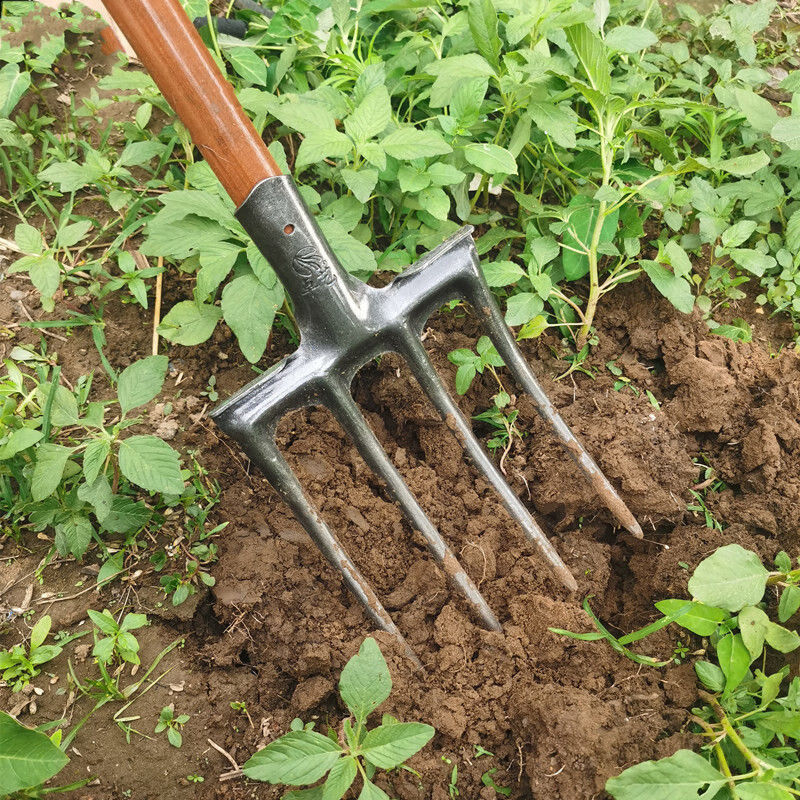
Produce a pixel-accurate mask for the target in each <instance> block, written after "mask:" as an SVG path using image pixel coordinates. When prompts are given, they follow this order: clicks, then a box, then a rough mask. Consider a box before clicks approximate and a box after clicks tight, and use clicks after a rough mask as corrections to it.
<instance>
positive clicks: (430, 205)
mask: <svg viewBox="0 0 800 800" xmlns="http://www.w3.org/2000/svg"><path fill="white" fill-rule="evenodd" d="M418 199H419V202H420V205H421V206H422V208H423V210H425V211H427V212H428V213H429V214H431V215H432V216H434V217H436V219H441V220H445V219H447V216H448V214H449V213H450V198H449V197H448V196H447V195H446V194H445V192H444V190H443V189H440V188H439V187H438V186H428V187H427V188H426V189H423V190H422V191H421V192H420V193H419V195H418Z"/></svg>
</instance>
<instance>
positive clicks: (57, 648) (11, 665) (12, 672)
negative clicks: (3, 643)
mask: <svg viewBox="0 0 800 800" xmlns="http://www.w3.org/2000/svg"><path fill="white" fill-rule="evenodd" d="M51 625H52V620H51V619H50V617H49V615H47V614H45V615H44V616H43V617H41V618H40V619H39V620H38V621H37V622H36V624H35V625H34V626H33V628H32V629H31V638H30V642H29V643H28V647H27V649H26V647H25V645H24V644H16V645H14V646H13V647H12V648H11V650H6V651H4V652H0V670H2V678H3V680H4V681H5V682H6V683H7V684H8V685H9V686H10V687H11V691H12V692H19V691H20V690H21V689H24V688H25V687H26V686H27V685H28V683H30V681H31V680H32V679H33V678H35V677H36V676H37V675H38V674H39V673H40V672H41V669H40V668H39V667H40V666H41V665H42V664H46V663H47V662H48V661H52V660H53V659H54V658H56V657H57V656H59V655H60V654H61V651H62V650H63V646H61V645H55V644H45V643H44V641H45V639H47V635H48V634H49V633H50V626H51Z"/></svg>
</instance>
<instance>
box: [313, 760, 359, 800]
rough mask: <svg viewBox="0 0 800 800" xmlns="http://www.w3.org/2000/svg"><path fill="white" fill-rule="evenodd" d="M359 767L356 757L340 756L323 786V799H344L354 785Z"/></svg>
mask: <svg viewBox="0 0 800 800" xmlns="http://www.w3.org/2000/svg"><path fill="white" fill-rule="evenodd" d="M357 771H358V768H357V766H356V760H355V758H352V757H350V758H340V759H339V760H338V761H337V762H336V763H335V764H334V765H333V767H332V768H331V771H330V773H329V774H328V777H327V778H326V780H325V783H324V785H323V787H322V800H342V798H343V797H344V795H345V793H346V792H347V790H348V789H349V788H350V787H351V786H352V785H353V781H354V780H355V778H356V773H357Z"/></svg>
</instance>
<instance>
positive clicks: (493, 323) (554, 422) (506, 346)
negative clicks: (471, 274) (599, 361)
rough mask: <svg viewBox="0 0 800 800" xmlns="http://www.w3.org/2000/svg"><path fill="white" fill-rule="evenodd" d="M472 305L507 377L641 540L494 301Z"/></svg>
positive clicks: (624, 507)
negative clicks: (527, 358)
mask: <svg viewBox="0 0 800 800" xmlns="http://www.w3.org/2000/svg"><path fill="white" fill-rule="evenodd" d="M476 300H477V302H476ZM473 304H474V307H475V308H476V309H479V310H480V314H481V316H482V317H483V321H484V324H485V327H486V331H487V333H488V334H489V338H490V339H491V340H492V344H494V346H495V348H496V349H497V352H498V353H499V354H500V357H501V358H502V359H503V361H505V362H506V366H507V367H508V368H509V370H510V371H511V374H512V375H513V376H514V378H515V379H516V381H517V383H518V384H519V385H520V386H521V387H522V388H523V389H524V390H525V391H526V392H527V393H528V394H529V395H530V396H531V398H533V402H534V404H535V406H536V410H537V411H538V412H539V414H540V415H541V416H542V417H543V418H544V420H545V421H546V422H547V423H548V424H549V425H550V427H551V428H552V430H553V432H554V433H555V435H556V437H557V438H558V439H559V441H560V442H561V444H562V445H564V448H565V449H566V451H567V452H568V453H569V454H570V455H571V456H572V458H573V459H574V461H575V463H576V464H577V465H578V467H579V468H580V469H581V471H582V472H583V474H584V475H585V476H586V477H587V479H588V480H589V483H590V484H591V485H592V488H593V489H594V490H595V492H597V494H598V496H599V497H600V499H601V500H602V501H603V504H604V505H605V506H606V508H607V509H608V510H609V511H610V512H611V513H612V514H613V515H614V516H615V517H616V518H617V520H618V521H619V522H620V524H621V525H622V526H623V527H624V528H625V529H626V530H628V531H629V532H630V533H631V534H633V535H634V536H635V537H636V538H637V539H641V538H642V537H643V536H644V533H643V532H642V528H641V525H639V523H638V522H637V521H636V518H635V517H634V516H633V514H632V513H631V511H630V509H629V508H628V506H627V505H625V501H624V500H623V499H622V498H621V497H620V496H619V494H617V490H616V489H615V488H614V487H613V486H612V485H611V483H610V481H609V480H608V478H606V476H605V475H604V474H603V471H602V470H601V469H600V467H598V466H597V463H596V462H595V460H594V459H593V458H592V457H591V456H590V455H589V453H588V452H587V450H586V448H585V447H584V446H583V445H582V444H581V442H580V440H579V439H578V437H577V436H575V434H574V433H573V432H572V431H571V430H570V428H569V426H568V425H567V423H566V422H564V419H563V417H562V416H561V414H559V413H558V410H557V409H556V407H555V406H554V405H553V403H552V402H551V401H550V398H548V396H547V394H546V393H545V391H544V389H542V387H541V385H540V383H539V381H537V380H536V376H535V375H534V374H533V370H532V369H531V367H530V365H529V364H528V362H527V361H526V360H525V357H524V356H523V355H522V352H521V351H520V349H519V346H518V345H517V342H516V341H515V339H514V337H513V335H512V334H511V332H510V331H509V329H508V326H507V325H506V323H505V320H504V319H503V317H502V315H501V313H500V310H499V309H498V308H497V305H496V304H495V303H494V302H488V300H486V301H484V302H480V298H473Z"/></svg>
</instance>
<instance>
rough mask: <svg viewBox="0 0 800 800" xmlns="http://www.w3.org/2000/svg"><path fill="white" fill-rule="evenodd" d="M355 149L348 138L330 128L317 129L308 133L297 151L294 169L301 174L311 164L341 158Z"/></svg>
mask: <svg viewBox="0 0 800 800" xmlns="http://www.w3.org/2000/svg"><path fill="white" fill-rule="evenodd" d="M352 149H353V142H352V141H351V140H350V138H349V137H348V136H345V134H343V133H341V132H340V131H337V130H335V129H330V128H317V129H316V130H314V131H311V132H309V133H308V135H307V136H306V137H305V139H303V141H302V142H301V143H300V147H299V148H298V150H297V158H296V159H295V164H294V168H295V171H296V172H300V171H301V170H303V169H305V168H306V167H307V166H309V165H310V164H317V163H318V162H320V161H322V160H324V159H326V158H341V157H342V156H346V155H347V154H348V153H349V152H350V151H351V150H352Z"/></svg>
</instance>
